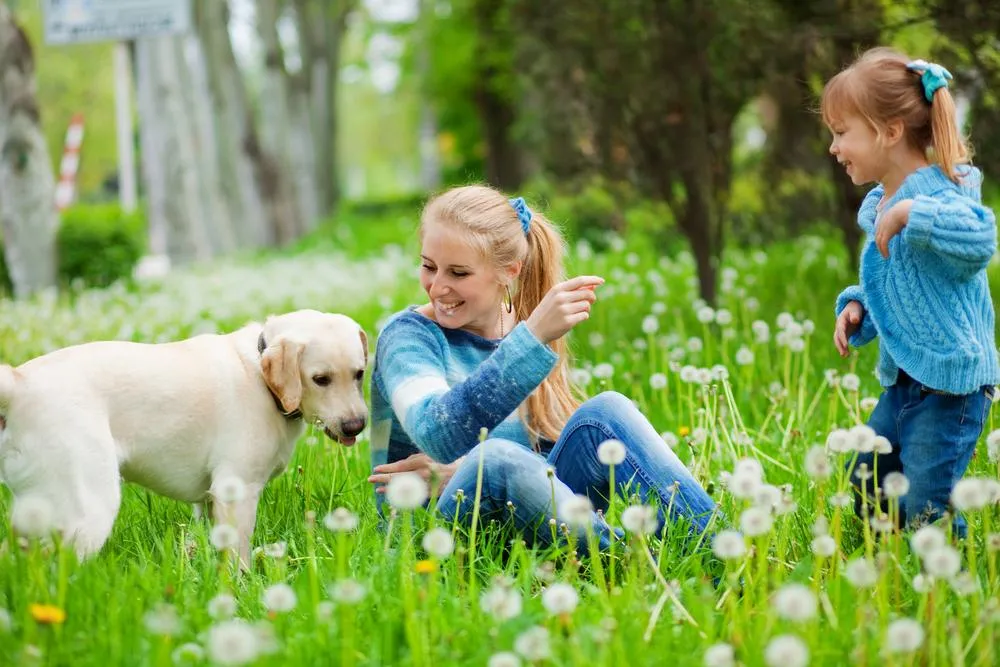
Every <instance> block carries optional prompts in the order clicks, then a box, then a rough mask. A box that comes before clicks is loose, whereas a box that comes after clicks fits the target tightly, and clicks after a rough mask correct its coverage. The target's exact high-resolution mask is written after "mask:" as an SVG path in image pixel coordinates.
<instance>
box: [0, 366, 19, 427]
mask: <svg viewBox="0 0 1000 667" xmlns="http://www.w3.org/2000/svg"><path fill="white" fill-rule="evenodd" d="M16 382H17V371H15V370H14V368H13V367H11V366H7V365H5V364H0V415H3V414H4V413H5V412H6V411H7V408H8V407H9V406H10V402H11V400H12V399H13V398H14V389H15V384H16Z"/></svg>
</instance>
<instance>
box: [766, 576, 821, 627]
mask: <svg viewBox="0 0 1000 667" xmlns="http://www.w3.org/2000/svg"><path fill="white" fill-rule="evenodd" d="M773 602H774V609H775V611H776V612H777V614H778V616H780V617H781V618H783V619H785V620H786V621H795V622H802V621H808V620H810V619H812V618H813V617H814V616H816V609H817V607H818V604H819V603H818V600H817V599H816V594H815V593H813V592H812V590H810V589H809V587H808V586H804V585H802V584H794V583H793V584H785V585H784V586H782V587H781V588H780V589H779V590H778V591H777V592H775V594H774V598H773Z"/></svg>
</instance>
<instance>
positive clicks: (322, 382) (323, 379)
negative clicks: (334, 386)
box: [313, 375, 330, 387]
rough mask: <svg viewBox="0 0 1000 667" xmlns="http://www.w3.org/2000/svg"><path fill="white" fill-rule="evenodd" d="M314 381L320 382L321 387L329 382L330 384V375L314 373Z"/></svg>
mask: <svg viewBox="0 0 1000 667" xmlns="http://www.w3.org/2000/svg"><path fill="white" fill-rule="evenodd" d="M313 382H315V383H316V384H318V385H319V386H321V387H325V386H327V385H328V384H330V376H329V375H314V376H313Z"/></svg>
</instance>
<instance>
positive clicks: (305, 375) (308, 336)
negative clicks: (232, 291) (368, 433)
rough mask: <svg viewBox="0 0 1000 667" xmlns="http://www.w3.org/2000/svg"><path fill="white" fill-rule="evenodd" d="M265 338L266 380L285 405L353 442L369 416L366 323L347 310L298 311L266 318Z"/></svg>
mask: <svg viewBox="0 0 1000 667" xmlns="http://www.w3.org/2000/svg"><path fill="white" fill-rule="evenodd" d="M261 340H262V345H263V350H262V351H261V360H260V366H261V371H262V372H263V375H264V381H265V382H266V383H267V386H268V387H270V389H271V392H272V393H273V394H274V395H275V396H276V397H277V398H278V400H279V401H280V402H281V406H282V408H283V409H284V410H285V411H286V412H289V413H291V412H294V411H296V410H298V411H301V413H302V417H303V419H305V420H306V421H309V422H315V423H317V424H319V425H320V426H322V427H323V430H324V431H325V432H326V434H327V436H329V437H330V438H331V439H333V440H337V441H339V442H341V443H343V444H346V445H351V444H354V440H355V438H356V437H357V435H358V433H360V432H361V430H362V429H364V427H365V422H366V421H367V419H368V408H367V406H366V405H365V397H364V391H363V389H362V383H363V381H364V375H365V369H366V367H367V365H368V337H367V336H366V335H365V332H364V330H363V329H362V328H361V326H360V325H358V323H357V322H355V321H354V320H352V319H351V318H349V317H347V316H345V315H337V314H332V313H321V312H319V311H315V310H298V311H295V312H292V313H286V314H284V315H273V316H271V317H269V318H267V321H266V322H265V323H264V331H263V335H262V339H261Z"/></svg>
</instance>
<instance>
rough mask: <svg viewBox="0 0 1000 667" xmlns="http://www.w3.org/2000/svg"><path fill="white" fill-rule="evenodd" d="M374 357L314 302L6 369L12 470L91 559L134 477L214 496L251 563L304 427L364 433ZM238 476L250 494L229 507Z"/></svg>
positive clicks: (15, 486) (188, 494) (4, 471)
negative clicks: (171, 339)
mask: <svg viewBox="0 0 1000 667" xmlns="http://www.w3.org/2000/svg"><path fill="white" fill-rule="evenodd" d="M367 361H368V341H367V338H366V336H365V332H364V330H363V329H362V328H361V327H360V326H359V325H358V324H357V323H356V322H355V321H354V320H352V319H351V318H349V317H346V316H344V315H337V314H330V313H321V312H318V311H315V310H300V311H296V312H292V313H287V314H284V315H275V316H271V317H268V318H267V320H266V322H265V323H264V324H263V325H261V324H259V323H253V324H248V325H247V326H245V327H243V328H241V329H239V330H237V331H235V332H233V333H230V334H226V335H202V336H196V337H194V338H190V339H187V340H183V341H179V342H175V343H164V344H142V343H130V342H94V343H86V344H83V345H76V346H73V347H67V348H64V349H61V350H57V351H54V352H51V353H49V354H46V355H44V356H41V357H38V358H36V359H33V360H31V361H28V362H27V363H25V364H23V365H21V366H18V367H17V368H12V367H10V366H0V429H2V430H0V479H2V480H3V481H4V482H5V483H6V484H7V485H8V486H9V487H10V489H11V491H12V492H13V494H14V504H15V512H16V511H17V504H18V503H19V502H32V501H33V502H36V503H37V502H40V501H43V502H45V503H47V504H48V506H49V508H50V509H51V512H52V517H51V518H52V528H53V529H55V530H58V531H60V532H61V533H62V535H63V537H64V539H66V540H67V541H69V542H71V543H72V544H73V545H74V547H75V549H76V551H77V553H78V554H79V555H80V556H81V557H85V556H87V555H90V554H93V553H95V552H96V551H98V550H99V549H100V548H101V546H102V545H103V544H104V542H105V541H106V540H107V538H108V535H109V534H110V532H111V528H112V524H113V523H114V520H115V517H116V515H117V514H118V507H119V504H120V502H121V487H120V484H121V480H122V479H124V480H125V481H129V482H135V483H137V484H140V485H142V486H145V487H147V488H149V489H151V490H152V491H155V492H157V493H159V494H161V495H164V496H168V497H170V498H175V499H177V500H181V501H186V502H191V503H202V502H206V501H212V500H213V499H214V500H215V502H212V503H211V504H212V507H213V514H214V519H215V520H216V521H220V520H222V519H227V520H230V521H234V522H235V526H236V528H237V531H238V534H239V553H240V556H241V559H242V562H243V563H244V565H245V564H247V563H248V562H249V548H250V536H251V534H252V533H253V529H254V524H255V522H256V515H257V501H258V499H259V497H260V493H261V491H262V489H263V488H264V485H265V484H266V483H267V482H268V480H270V479H271V478H272V477H274V476H275V475H277V474H278V473H280V472H282V471H283V470H284V469H285V467H286V465H287V464H288V461H289V459H290V458H291V456H292V452H293V450H294V447H295V441H296V440H297V439H298V437H299V436H300V435H301V433H302V430H303V428H304V422H305V421H309V422H315V423H317V424H318V425H321V426H322V428H323V429H324V431H325V432H326V434H327V436H329V437H330V438H332V439H335V440H338V441H340V442H342V443H344V444H352V443H353V442H354V439H355V437H356V436H357V435H358V433H360V432H361V430H362V429H363V428H364V426H365V421H366V419H367V416H368V415H367V408H366V405H365V400H364V394H363V392H362V379H363V377H364V372H365V368H366V366H367ZM233 478H236V479H238V480H241V481H242V482H243V484H242V485H239V484H236V488H241V487H243V488H245V493H239V494H237V496H236V497H231V498H224V499H223V500H226V501H232V502H229V503H222V502H218V500H219V498H218V495H219V494H218V492H219V490H220V487H221V486H223V485H226V484H232V480H233ZM229 488H232V487H231V486H230V487H229ZM230 493H232V492H230ZM29 499H30V500H29ZM223 513H225V514H223Z"/></svg>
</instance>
